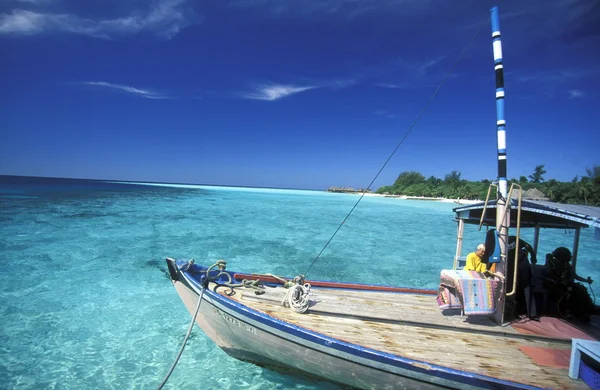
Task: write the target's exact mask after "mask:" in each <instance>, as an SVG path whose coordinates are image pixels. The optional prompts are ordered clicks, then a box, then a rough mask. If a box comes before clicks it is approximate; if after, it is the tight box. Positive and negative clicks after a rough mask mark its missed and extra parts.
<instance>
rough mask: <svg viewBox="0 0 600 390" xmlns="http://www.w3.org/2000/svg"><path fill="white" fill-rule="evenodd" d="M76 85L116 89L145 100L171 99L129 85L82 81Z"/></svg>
mask: <svg viewBox="0 0 600 390" xmlns="http://www.w3.org/2000/svg"><path fill="white" fill-rule="evenodd" d="M78 84H81V85H89V86H92V87H105V88H112V89H116V90H119V91H123V92H127V93H130V94H133V95H137V96H139V97H143V98H146V99H172V97H170V96H168V95H164V94H161V93H159V92H156V91H152V90H149V89H141V88H136V87H131V86H129V85H122V84H111V83H107V82H106V81H83V82H81V83H78Z"/></svg>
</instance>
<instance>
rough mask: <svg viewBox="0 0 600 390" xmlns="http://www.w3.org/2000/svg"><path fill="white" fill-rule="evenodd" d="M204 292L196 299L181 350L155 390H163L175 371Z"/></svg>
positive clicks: (192, 327)
mask: <svg viewBox="0 0 600 390" xmlns="http://www.w3.org/2000/svg"><path fill="white" fill-rule="evenodd" d="M204 290H205V289H204V288H203V289H202V291H201V292H200V297H199V298H198V305H197V306H196V312H195V313H194V316H193V317H192V321H190V326H189V327H188V330H187V334H186V335H185V339H184V340H183V344H181V349H180V350H179V353H178V354H177V357H176V358H175V361H174V362H173V364H172V365H171V368H170V369H169V372H168V373H167V375H166V376H165V378H164V379H163V381H162V382H161V383H160V385H159V386H158V388H157V389H158V390H161V389H162V388H163V386H164V385H165V384H166V383H167V381H168V380H169V377H170V376H171V374H172V373H173V371H174V370H175V366H177V363H178V362H179V358H180V357H181V355H182V354H183V350H184V349H185V346H186V344H187V342H188V340H189V338H190V335H191V334H192V329H194V322H196V317H197V316H198V312H199V311H200V305H201V304H202V296H203V295H204Z"/></svg>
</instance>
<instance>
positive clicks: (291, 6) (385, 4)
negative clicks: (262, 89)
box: [229, 0, 430, 20]
mask: <svg viewBox="0 0 600 390" xmlns="http://www.w3.org/2000/svg"><path fill="white" fill-rule="evenodd" d="M428 3H430V2H429V1H427V0H361V1H358V0H316V1H303V2H294V1H288V0H233V1H231V2H230V3H229V4H230V5H231V6H232V7H238V8H246V9H249V10H253V11H259V12H262V13H263V15H264V16H270V17H275V18H281V17H294V18H328V19H331V18H332V17H334V18H337V19H346V20H353V19H356V18H358V17H360V16H362V15H365V14H369V13H390V12H396V13H398V14H404V15H406V14H410V13H412V12H415V11H419V10H423V9H425V8H427V5H428Z"/></svg>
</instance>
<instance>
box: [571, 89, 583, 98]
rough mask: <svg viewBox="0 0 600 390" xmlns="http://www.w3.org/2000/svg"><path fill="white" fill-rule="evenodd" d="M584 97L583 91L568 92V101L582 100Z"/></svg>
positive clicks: (573, 90)
mask: <svg viewBox="0 0 600 390" xmlns="http://www.w3.org/2000/svg"><path fill="white" fill-rule="evenodd" d="M584 96H585V94H584V93H583V91H580V90H579V89H572V90H570V91H569V99H577V98H582V97H584Z"/></svg>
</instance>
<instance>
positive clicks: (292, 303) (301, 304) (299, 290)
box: [281, 283, 310, 313]
mask: <svg viewBox="0 0 600 390" xmlns="http://www.w3.org/2000/svg"><path fill="white" fill-rule="evenodd" d="M309 295H310V284H308V283H305V284H304V285H302V284H296V285H293V286H292V287H290V288H288V290H287V293H286V294H285V297H284V298H283V300H282V301H281V304H282V305H283V306H286V303H287V307H290V308H291V309H292V310H294V311H295V312H296V313H304V312H306V310H308V304H309V302H310V301H309Z"/></svg>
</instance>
